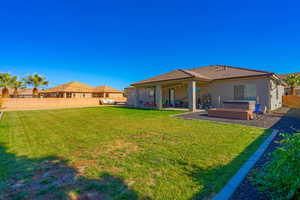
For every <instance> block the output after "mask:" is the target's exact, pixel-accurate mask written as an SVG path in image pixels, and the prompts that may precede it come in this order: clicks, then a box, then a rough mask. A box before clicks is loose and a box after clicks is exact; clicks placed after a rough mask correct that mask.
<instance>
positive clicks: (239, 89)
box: [234, 85, 245, 100]
mask: <svg viewBox="0 0 300 200" xmlns="http://www.w3.org/2000/svg"><path fill="white" fill-rule="evenodd" d="M244 98H245V86H244V85H236V86H234V99H236V100H241V99H244Z"/></svg>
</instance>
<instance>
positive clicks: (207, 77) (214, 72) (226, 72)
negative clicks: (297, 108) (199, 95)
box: [132, 65, 274, 85]
mask: <svg viewBox="0 0 300 200" xmlns="http://www.w3.org/2000/svg"><path fill="white" fill-rule="evenodd" d="M273 74H274V73H273V72H267V71H261V70H252V69H247V68H240V67H233V66H226V65H209V66H205V67H197V68H193V69H178V70H174V71H171V72H168V73H165V74H161V75H158V76H155V77H152V78H148V79H145V80H142V81H139V82H136V83H133V84H132V85H140V84H146V83H153V82H160V81H168V80H177V79H187V78H196V79H200V80H203V81H212V80H221V79H230V78H243V77H252V76H266V75H273Z"/></svg>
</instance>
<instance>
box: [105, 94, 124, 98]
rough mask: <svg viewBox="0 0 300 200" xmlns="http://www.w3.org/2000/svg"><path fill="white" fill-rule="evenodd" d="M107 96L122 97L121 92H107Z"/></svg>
mask: <svg viewBox="0 0 300 200" xmlns="http://www.w3.org/2000/svg"><path fill="white" fill-rule="evenodd" d="M108 97H109V98H121V97H124V96H123V94H122V93H108Z"/></svg>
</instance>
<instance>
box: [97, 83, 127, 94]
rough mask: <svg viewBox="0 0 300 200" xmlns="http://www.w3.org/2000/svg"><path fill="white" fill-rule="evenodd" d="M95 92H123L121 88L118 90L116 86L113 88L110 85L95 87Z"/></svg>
mask: <svg viewBox="0 0 300 200" xmlns="http://www.w3.org/2000/svg"><path fill="white" fill-rule="evenodd" d="M94 92H110V93H123V91H121V90H117V89H115V88H111V87H108V86H105V85H103V86H98V87H95V88H94Z"/></svg>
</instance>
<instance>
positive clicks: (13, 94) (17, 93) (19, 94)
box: [0, 88, 34, 98]
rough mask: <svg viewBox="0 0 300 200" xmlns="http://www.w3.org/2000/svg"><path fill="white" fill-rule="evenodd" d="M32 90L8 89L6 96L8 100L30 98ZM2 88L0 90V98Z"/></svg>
mask: <svg viewBox="0 0 300 200" xmlns="http://www.w3.org/2000/svg"><path fill="white" fill-rule="evenodd" d="M32 90H33V89H32V88H24V89H21V88H20V89H17V90H15V89H14V88H8V95H9V97H10V98H30V97H34V95H33V91H32ZM1 91H2V88H0V97H1Z"/></svg>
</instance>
